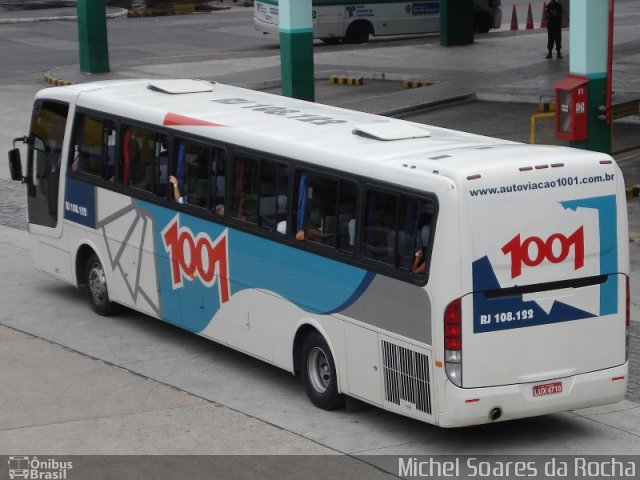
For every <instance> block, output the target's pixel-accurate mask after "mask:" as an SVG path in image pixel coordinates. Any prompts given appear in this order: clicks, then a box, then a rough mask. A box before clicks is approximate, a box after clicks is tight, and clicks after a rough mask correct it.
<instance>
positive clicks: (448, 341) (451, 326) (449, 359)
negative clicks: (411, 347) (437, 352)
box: [444, 298, 462, 387]
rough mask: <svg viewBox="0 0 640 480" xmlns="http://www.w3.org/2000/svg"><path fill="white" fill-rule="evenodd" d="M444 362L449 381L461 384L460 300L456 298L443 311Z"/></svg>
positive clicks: (457, 384) (459, 385)
mask: <svg viewBox="0 0 640 480" xmlns="http://www.w3.org/2000/svg"><path fill="white" fill-rule="evenodd" d="M444 363H445V371H446V372H447V376H448V377H449V380H451V382H452V383H453V384H454V385H456V386H458V387H461V386H462V301H461V300H460V299H459V298H458V299H456V300H454V301H453V302H451V303H450V304H449V305H448V306H447V308H446V309H445V311H444Z"/></svg>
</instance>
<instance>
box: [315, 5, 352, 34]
mask: <svg viewBox="0 0 640 480" xmlns="http://www.w3.org/2000/svg"><path fill="white" fill-rule="evenodd" d="M344 19H345V7H344V5H327V6H320V5H319V6H314V7H313V30H314V32H315V35H314V37H316V38H330V37H337V38H340V37H343V36H344Z"/></svg>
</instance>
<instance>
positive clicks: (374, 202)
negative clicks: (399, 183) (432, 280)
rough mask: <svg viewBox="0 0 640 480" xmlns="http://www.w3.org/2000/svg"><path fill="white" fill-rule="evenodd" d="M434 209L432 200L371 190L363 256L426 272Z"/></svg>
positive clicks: (421, 272) (413, 271)
mask: <svg viewBox="0 0 640 480" xmlns="http://www.w3.org/2000/svg"><path fill="white" fill-rule="evenodd" d="M432 212H433V205H432V204H431V202H429V201H426V200H422V199H416V198H413V197H409V196H406V195H397V194H391V193H385V192H376V191H374V190H369V191H368V192H367V198H366V212H365V230H364V235H365V238H364V256H365V257H368V258H370V259H372V260H377V261H379V262H383V263H386V264H388V265H392V266H394V267H395V268H398V269H400V270H404V271H408V272H412V273H416V274H424V272H425V271H426V270H427V269H428V253H429V252H428V246H429V244H430V242H431V229H432Z"/></svg>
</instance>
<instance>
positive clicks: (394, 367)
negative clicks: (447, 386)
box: [382, 340, 431, 414]
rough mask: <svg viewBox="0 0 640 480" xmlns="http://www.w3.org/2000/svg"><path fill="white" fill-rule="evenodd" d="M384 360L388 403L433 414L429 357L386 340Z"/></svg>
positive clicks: (383, 352) (385, 388)
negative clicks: (412, 407) (410, 406)
mask: <svg viewBox="0 0 640 480" xmlns="http://www.w3.org/2000/svg"><path fill="white" fill-rule="evenodd" d="M382 359H383V362H384V372H383V377H384V391H385V399H386V400H387V401H388V402H390V403H395V404H396V405H401V402H402V405H404V406H409V405H407V404H411V405H413V406H415V408H416V410H419V411H421V412H424V413H427V414H431V387H430V383H429V357H428V356H427V355H424V354H422V353H418V352H414V351H413V350H409V349H408V348H404V347H400V346H399V345H395V344H393V343H390V342H387V341H384V340H383V341H382Z"/></svg>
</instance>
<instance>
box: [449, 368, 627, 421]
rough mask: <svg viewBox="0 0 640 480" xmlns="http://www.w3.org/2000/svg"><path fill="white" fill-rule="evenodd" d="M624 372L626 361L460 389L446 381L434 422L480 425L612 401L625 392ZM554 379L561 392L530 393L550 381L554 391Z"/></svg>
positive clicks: (556, 388)
mask: <svg viewBox="0 0 640 480" xmlns="http://www.w3.org/2000/svg"><path fill="white" fill-rule="evenodd" d="M628 375H629V363H628V362H627V363H625V364H624V365H621V366H618V367H614V368H608V369H606V370H599V371H597V372H591V373H584V374H581V375H575V376H572V377H566V378H559V379H555V380H547V381H542V382H535V383H523V384H517V385H505V386H500V387H488V388H470V389H464V388H458V387H456V386H455V385H453V384H452V383H451V382H449V381H447V382H446V388H445V398H446V400H445V403H444V404H445V405H446V409H445V410H444V411H442V412H439V414H438V419H437V423H438V424H439V425H440V426H441V427H446V428H449V427H462V426H468V425H480V424H483V423H492V422H498V421H500V422H501V421H505V420H513V419H517V418H526V417H534V416H538V415H547V414H550V413H558V412H565V411H568V410H576V409H579V408H586V407H595V406H598V405H608V404H611V403H616V402H619V401H620V400H622V399H623V398H624V396H625V393H626V391H627V381H628ZM558 382H561V383H562V391H561V392H557V393H549V394H543V395H539V396H534V387H536V386H540V385H550V390H552V391H554V392H555V391H557V390H558V387H557V384H558ZM492 416H493V417H494V418H495V417H496V416H498V418H495V419H492Z"/></svg>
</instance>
